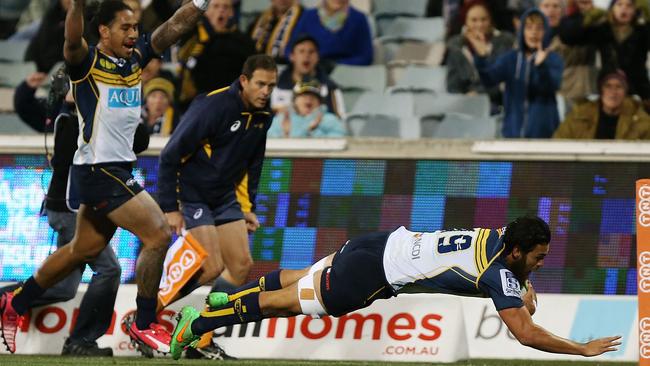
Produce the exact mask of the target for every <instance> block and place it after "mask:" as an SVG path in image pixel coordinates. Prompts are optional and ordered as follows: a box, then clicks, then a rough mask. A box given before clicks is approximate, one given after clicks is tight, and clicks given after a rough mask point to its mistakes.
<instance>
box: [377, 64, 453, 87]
mask: <svg viewBox="0 0 650 366" xmlns="http://www.w3.org/2000/svg"><path fill="white" fill-rule="evenodd" d="M446 85H447V68H446V67H444V66H436V67H428V66H416V65H410V66H407V67H406V68H404V70H403V71H402V72H400V73H399V74H398V75H397V76H396V80H395V85H394V86H392V87H390V88H389V90H390V91H391V93H397V92H403V91H407V92H413V93H420V92H435V93H445V92H446Z"/></svg>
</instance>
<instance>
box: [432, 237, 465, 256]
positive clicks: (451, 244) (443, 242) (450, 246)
mask: <svg viewBox="0 0 650 366" xmlns="http://www.w3.org/2000/svg"><path fill="white" fill-rule="evenodd" d="M471 245H472V236H471V235H451V236H443V237H441V238H440V239H438V253H440V254H446V253H451V252H456V251H459V250H465V249H467V248H469V247H470V246H471Z"/></svg>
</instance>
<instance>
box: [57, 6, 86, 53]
mask: <svg viewBox="0 0 650 366" xmlns="http://www.w3.org/2000/svg"><path fill="white" fill-rule="evenodd" d="M84 3H85V0H72V2H71V4H70V8H68V13H67V14H66V17H65V42H64V43H63V58H64V59H65V61H66V62H67V63H68V64H70V65H78V64H80V63H81V62H82V61H83V60H84V58H85V57H86V55H88V43H86V40H85V39H84V38H83V33H84Z"/></svg>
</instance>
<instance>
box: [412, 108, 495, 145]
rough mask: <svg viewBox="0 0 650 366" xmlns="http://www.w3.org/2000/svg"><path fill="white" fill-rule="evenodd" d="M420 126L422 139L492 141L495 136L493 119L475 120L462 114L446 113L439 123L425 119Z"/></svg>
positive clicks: (473, 117)
mask: <svg viewBox="0 0 650 366" xmlns="http://www.w3.org/2000/svg"><path fill="white" fill-rule="evenodd" d="M422 124H423V126H422V137H434V138H445V139H494V138H495V137H496V135H497V123H496V120H495V119H494V118H490V117H488V118H476V117H475V116H472V115H467V114H463V113H454V112H450V113H447V114H445V116H444V118H443V119H442V121H440V122H438V121H436V120H435V119H431V118H425V119H423V120H422Z"/></svg>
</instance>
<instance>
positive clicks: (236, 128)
mask: <svg viewBox="0 0 650 366" xmlns="http://www.w3.org/2000/svg"><path fill="white" fill-rule="evenodd" d="M239 127H241V121H240V120H237V121H235V123H233V124H232V126H230V132H235V131H237V130H238V129H239Z"/></svg>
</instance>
